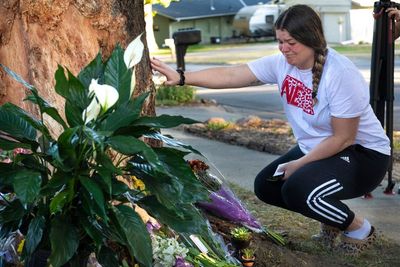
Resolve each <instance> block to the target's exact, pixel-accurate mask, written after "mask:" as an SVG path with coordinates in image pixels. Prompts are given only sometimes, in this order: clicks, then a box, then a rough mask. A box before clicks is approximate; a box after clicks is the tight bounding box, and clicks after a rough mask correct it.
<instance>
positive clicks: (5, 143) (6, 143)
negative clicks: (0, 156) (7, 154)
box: [0, 137, 31, 150]
mask: <svg viewBox="0 0 400 267" xmlns="http://www.w3.org/2000/svg"><path fill="white" fill-rule="evenodd" d="M0 147H1V149H2V150H13V149H15V148H25V149H30V148H31V146H30V145H29V144H24V143H20V142H13V141H10V140H8V139H4V138H2V137H0Z"/></svg>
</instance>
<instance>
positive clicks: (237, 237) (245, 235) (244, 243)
mask: <svg viewBox="0 0 400 267" xmlns="http://www.w3.org/2000/svg"><path fill="white" fill-rule="evenodd" d="M230 233H231V242H232V245H233V246H234V247H235V249H236V250H237V251H239V250H242V249H244V248H247V247H248V246H249V245H250V241H251V238H252V234H251V232H250V230H248V229H247V228H245V227H236V228H233V229H232V230H231V232H230Z"/></svg>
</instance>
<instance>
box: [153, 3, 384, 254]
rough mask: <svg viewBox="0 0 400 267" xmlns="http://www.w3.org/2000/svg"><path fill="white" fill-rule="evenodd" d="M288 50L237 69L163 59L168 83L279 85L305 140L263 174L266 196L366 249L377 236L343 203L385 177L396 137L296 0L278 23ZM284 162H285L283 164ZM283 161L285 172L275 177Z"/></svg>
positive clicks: (355, 73)
mask: <svg viewBox="0 0 400 267" xmlns="http://www.w3.org/2000/svg"><path fill="white" fill-rule="evenodd" d="M275 28H276V37H277V40H278V42H279V50H280V51H281V54H279V55H273V56H267V57H263V58H260V59H258V60H255V61H252V62H250V63H248V64H243V65H239V66H234V67H220V68H210V69H206V70H201V71H196V72H187V73H183V72H182V71H179V72H177V71H175V70H173V69H171V68H169V67H168V66H167V65H166V64H164V63H162V62H160V61H159V60H157V59H153V60H152V62H151V64H152V67H153V69H154V70H156V71H159V72H161V73H162V74H164V75H165V76H166V77H167V81H166V82H165V84H167V85H177V84H181V85H182V84H184V83H187V84H191V85H195V86H202V87H208V88H233V87H244V86H248V85H251V84H255V83H260V82H261V83H277V84H278V88H279V92H280V95H281V100H282V104H283V107H284V110H285V112H286V115H287V119H288V122H289V123H290V125H291V127H292V129H293V133H294V136H295V137H296V140H297V143H298V145H297V146H296V147H294V148H293V149H291V150H290V151H289V152H288V153H286V154H285V155H283V156H281V157H280V158H278V159H277V160H275V161H274V162H272V163H271V164H269V165H268V166H266V167H265V168H264V169H263V170H262V171H261V172H260V173H259V174H258V175H257V177H256V179H255V184H254V190H255V194H256V195H257V197H258V198H259V199H261V200H262V201H264V202H266V203H268V204H272V205H275V206H279V207H282V208H285V209H288V210H292V211H295V212H298V213H301V214H303V215H305V216H307V217H309V218H313V219H315V220H318V221H320V222H321V226H322V227H321V232H320V234H319V235H318V236H316V237H317V238H318V239H320V240H322V241H324V243H325V244H327V245H329V246H334V244H335V242H336V239H337V237H338V236H339V235H340V233H342V235H341V239H342V240H341V243H340V244H339V245H338V246H337V248H338V249H340V250H342V251H343V252H345V253H347V254H352V255H354V254H358V253H360V252H361V251H363V250H364V249H365V248H367V247H368V246H369V245H370V244H371V243H372V241H373V240H374V239H375V236H376V234H375V229H374V227H372V226H371V225H370V223H369V222H368V221H367V220H366V219H364V218H362V217H361V216H360V215H356V214H355V213H354V211H352V210H350V208H349V207H348V206H347V205H346V204H344V203H343V202H342V201H341V200H344V199H350V198H356V197H360V196H363V195H364V194H365V193H368V192H371V191H372V190H373V189H374V188H376V187H377V186H378V185H379V183H380V182H381V181H382V179H383V177H384V175H385V173H386V170H387V167H388V163H389V158H390V145H389V139H388V138H387V136H386V135H385V133H384V131H383V129H382V127H381V124H380V123H379V121H378V120H377V118H376V116H375V114H374V113H373V110H372V108H371V106H370V105H369V90H368V86H367V84H366V82H365V80H364V79H363V77H362V75H361V73H360V72H359V70H358V69H357V68H356V67H355V66H354V64H353V63H352V62H351V61H350V60H348V59H347V58H345V57H343V56H341V55H339V54H338V53H336V52H335V51H334V50H332V49H329V48H327V45H326V41H325V37H324V34H323V30H322V24H321V20H320V18H319V17H318V15H317V14H316V13H315V11H314V10H313V9H311V8H310V7H308V6H305V5H295V6H292V7H290V8H289V9H287V10H286V11H285V12H283V13H282V14H281V15H280V16H279V18H278V19H277V21H276V23H275ZM280 164H283V165H280ZM278 165H280V166H279V171H281V172H283V173H284V174H283V177H282V178H281V179H279V180H277V179H273V175H274V172H275V171H276V169H277V168H278Z"/></svg>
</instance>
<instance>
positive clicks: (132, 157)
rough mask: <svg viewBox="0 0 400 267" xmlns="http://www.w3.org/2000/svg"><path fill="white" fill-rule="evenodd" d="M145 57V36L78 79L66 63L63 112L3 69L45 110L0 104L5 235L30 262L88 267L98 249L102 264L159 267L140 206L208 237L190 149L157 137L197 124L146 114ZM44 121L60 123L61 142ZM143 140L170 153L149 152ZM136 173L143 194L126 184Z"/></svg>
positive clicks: (60, 83) (61, 83)
mask: <svg viewBox="0 0 400 267" xmlns="http://www.w3.org/2000/svg"><path fill="white" fill-rule="evenodd" d="M142 51H143V44H142V43H141V41H140V36H139V37H137V38H136V39H135V40H134V41H133V42H132V43H131V44H130V45H129V46H128V47H127V49H126V50H125V52H124V51H123V49H122V48H121V47H120V46H118V45H117V46H116V48H115V50H114V51H113V53H112V54H111V56H110V57H109V58H106V59H105V60H103V59H102V56H101V55H100V54H99V55H98V56H97V57H96V58H95V59H94V60H93V61H92V62H91V63H90V64H89V65H87V66H86V67H85V68H83V70H82V71H81V72H80V73H79V75H77V76H74V75H73V74H72V73H71V72H69V71H68V70H67V69H65V68H64V67H61V66H59V67H58V70H57V71H56V73H55V80H56V84H55V90H56V92H57V93H58V94H59V95H61V96H62V97H63V98H64V99H65V107H64V114H60V113H59V111H58V110H57V109H56V108H54V107H52V106H51V105H50V103H48V102H46V100H45V99H43V98H42V97H41V96H40V95H39V93H38V90H37V89H36V88H35V87H33V86H32V85H29V84H28V83H26V82H25V81H24V80H23V79H22V78H21V77H19V76H18V75H17V74H15V73H14V72H12V71H11V70H10V69H8V68H7V67H6V66H3V65H1V64H0V67H2V68H3V69H4V70H5V71H6V72H7V73H8V74H10V75H11V76H12V77H13V78H14V79H15V80H17V81H18V82H20V83H22V84H23V85H24V86H25V87H26V88H27V89H28V90H29V92H30V94H29V95H28V96H27V100H28V101H30V102H32V103H33V104H34V105H36V106H37V108H38V110H39V112H40V114H39V117H38V118H37V117H35V116H33V115H31V114H29V113H28V112H26V111H24V110H22V109H21V108H19V107H18V106H16V105H13V104H11V103H6V104H4V105H2V106H0V148H1V149H2V151H1V152H2V155H3V158H2V159H3V160H1V162H0V199H1V200H2V201H1V204H0V237H3V236H8V235H9V234H10V233H12V232H15V231H20V232H21V233H22V234H23V236H24V243H23V247H22V253H21V256H20V260H21V261H22V262H24V263H25V265H27V266H29V265H32V262H35V261H36V260H35V255H39V254H44V255H46V256H44V257H45V261H47V262H48V264H51V265H52V266H54V267H57V266H86V259H87V257H88V255H89V254H90V253H93V252H94V253H95V255H96V258H97V260H98V261H99V262H100V264H101V265H103V266H119V265H122V263H123V262H124V261H125V263H126V262H128V264H129V265H130V266H133V265H134V264H135V263H138V264H140V266H152V265H153V259H152V247H151V239H150V236H149V233H148V232H147V231H146V226H145V222H144V221H143V220H142V218H141V217H140V216H139V215H138V213H137V212H136V211H135V209H134V208H133V205H132V203H134V204H135V205H137V206H140V207H142V208H145V209H146V210H147V211H148V212H149V213H150V214H151V215H152V216H153V217H155V218H156V219H157V220H158V221H160V222H161V223H163V224H166V225H168V226H169V227H170V228H172V229H173V230H175V231H177V232H185V233H195V234H200V235H202V236H203V237H204V238H207V237H206V236H204V234H205V233H207V231H208V225H207V222H206V219H205V218H203V217H202V215H201V213H200V212H199V211H198V210H197V208H196V207H195V205H194V203H196V202H198V201H206V200H207V199H208V193H207V191H206V189H205V188H204V186H202V184H201V183H200V182H199V181H198V180H197V178H196V176H195V175H194V173H193V172H192V170H191V169H190V167H189V166H188V164H187V163H186V160H185V159H184V156H185V155H187V153H188V151H190V150H191V149H192V148H191V147H189V146H185V145H184V144H181V143H179V142H175V141H174V140H173V139H171V138H167V137H165V136H162V135H161V134H160V133H159V129H160V128H169V127H175V126H177V125H179V124H182V123H194V122H195V121H193V120H191V119H186V118H183V117H181V116H167V115H161V116H158V117H146V116H142V115H141V110H142V105H143V103H144V101H145V100H146V98H147V96H148V95H149V94H148V93H145V94H142V95H139V96H136V97H135V98H133V97H132V95H135V94H134V80H135V79H134V73H133V67H134V66H135V64H137V63H138V62H139V61H140V59H141V56H142ZM45 117H47V118H51V119H52V120H53V121H54V123H55V124H58V125H60V128H61V129H62V130H61V133H60V134H59V135H58V136H54V134H52V131H51V129H50V128H49V126H48V124H47V122H45V120H44V118H45ZM144 138H151V139H156V140H162V141H166V140H167V141H168V144H169V147H150V146H149V145H147V143H145V142H143V141H142V140H143V139H144ZM177 148H179V149H177ZM193 151H194V150H193ZM133 176H135V177H136V178H137V179H140V180H141V181H142V182H143V183H144V184H145V188H146V189H145V190H139V189H136V188H132V187H129V186H128V185H127V184H129V183H125V182H124V180H131V179H132V178H131V177H133ZM210 236H211V235H210Z"/></svg>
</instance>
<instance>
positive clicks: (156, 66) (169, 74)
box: [150, 57, 180, 85]
mask: <svg viewBox="0 0 400 267" xmlns="http://www.w3.org/2000/svg"><path fill="white" fill-rule="evenodd" d="M150 63H151V68H152V69H153V70H155V71H158V72H159V73H161V74H162V75H164V76H165V77H166V78H167V80H166V81H165V82H164V84H165V85H177V84H178V83H179V81H180V75H179V73H178V72H177V71H176V70H174V69H173V68H171V67H170V66H168V65H167V64H165V63H164V62H162V61H161V60H159V59H157V58H154V57H153V58H152V59H150Z"/></svg>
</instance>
